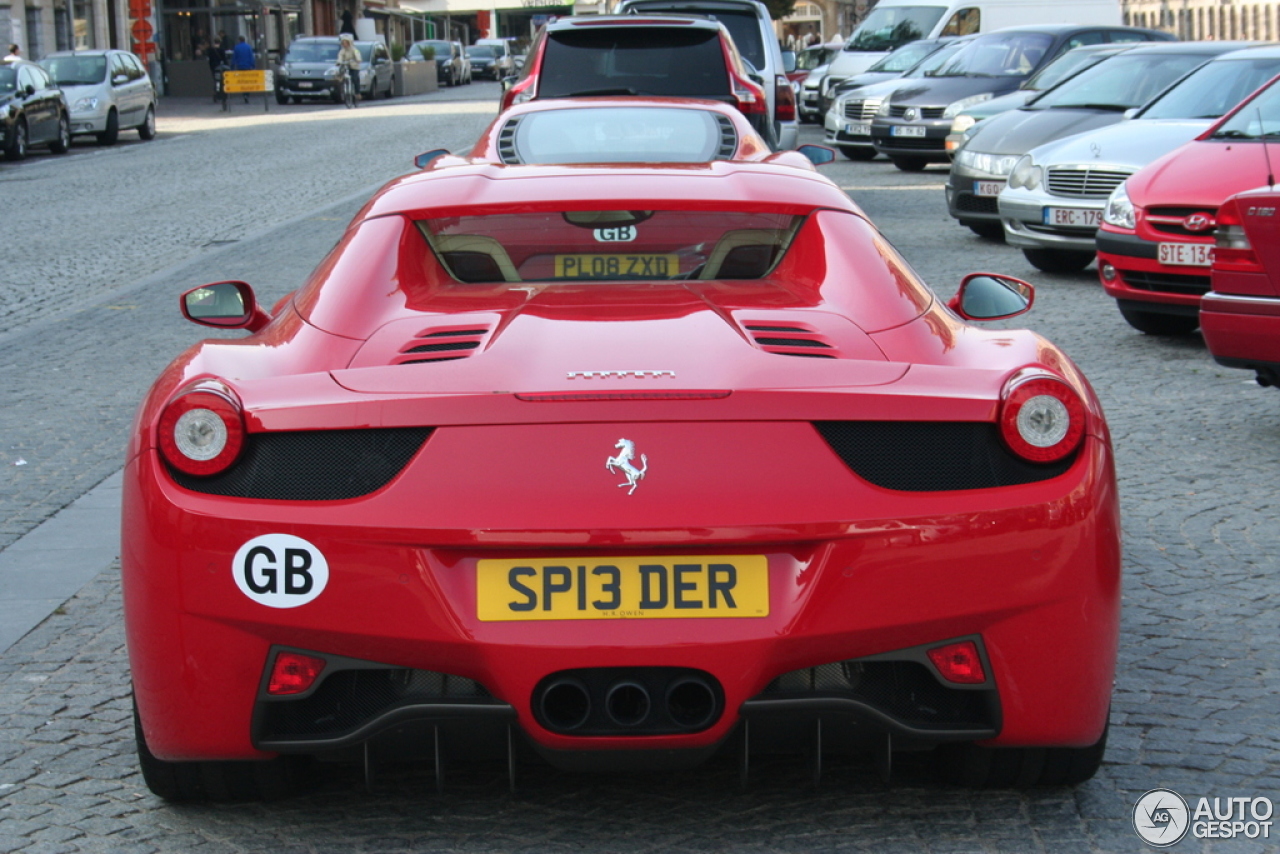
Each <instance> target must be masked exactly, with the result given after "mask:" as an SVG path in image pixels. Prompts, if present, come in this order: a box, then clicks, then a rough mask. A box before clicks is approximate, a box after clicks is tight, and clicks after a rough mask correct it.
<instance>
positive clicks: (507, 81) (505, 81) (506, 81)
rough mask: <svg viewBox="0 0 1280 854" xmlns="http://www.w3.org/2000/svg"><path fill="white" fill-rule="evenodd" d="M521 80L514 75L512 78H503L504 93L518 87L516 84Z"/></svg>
mask: <svg viewBox="0 0 1280 854" xmlns="http://www.w3.org/2000/svg"><path fill="white" fill-rule="evenodd" d="M519 79H520V78H519V77H517V76H515V75H514V74H512V75H511V76H510V77H503V78H502V91H503V92H505V91H507V90H508V89H510V88H511V87H512V86H514V85H516V82H517V81H518V80H519Z"/></svg>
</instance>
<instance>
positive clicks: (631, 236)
mask: <svg viewBox="0 0 1280 854" xmlns="http://www.w3.org/2000/svg"><path fill="white" fill-rule="evenodd" d="M803 219H804V218H803V217H801V216H795V215H791V214H780V213H749V212H743V211H729V212H726V211H714V212H713V211H685V210H665V211H598V210H591V211H563V212H536V213H510V214H494V215H490V216H462V217H457V216H451V217H446V218H443V219H428V220H422V221H419V222H418V227H419V228H420V229H421V231H422V233H423V235H424V236H425V237H426V239H427V242H428V243H429V244H430V246H431V249H432V251H433V252H434V253H435V255H436V257H437V258H438V259H439V260H440V262H441V263H442V264H443V265H444V266H445V268H446V269H447V270H448V271H449V272H450V274H452V276H453V277H454V278H455V279H457V280H458V281H460V282H466V283H473V284H474V283H485V282H528V281H553V282H555V281H561V282H580V281H616V280H648V281H662V280H668V279H759V278H761V277H763V276H765V275H767V274H768V272H769V271H770V270H771V269H773V267H774V265H775V264H776V263H777V262H778V260H779V259H780V258H781V257H782V256H783V254H784V253H785V252H786V249H787V246H788V244H789V243H790V242H791V238H792V236H793V235H794V234H795V232H796V229H797V228H799V226H800V223H801V222H802V221H803Z"/></svg>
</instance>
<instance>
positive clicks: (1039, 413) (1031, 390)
mask: <svg viewBox="0 0 1280 854" xmlns="http://www.w3.org/2000/svg"><path fill="white" fill-rule="evenodd" d="M1084 422H1085V410H1084V402H1083V401H1081V400H1080V396H1079V395H1078V394H1076V393H1075V391H1074V390H1072V388H1071V387H1070V386H1068V385H1067V384H1066V383H1064V382H1061V381H1059V380H1053V379H1047V378H1036V379H1030V380H1026V381H1024V382H1021V383H1018V384H1016V385H1014V386H1013V387H1012V388H1010V389H1009V391H1008V392H1007V393H1006V394H1005V399H1004V404H1003V405H1002V407H1001V411H1000V435H1001V436H1002V437H1003V438H1004V441H1005V444H1006V445H1008V446H1009V450H1011V451H1013V452H1014V453H1015V454H1017V455H1018V456H1020V457H1022V458H1023V459H1024V460H1029V461H1031V462H1034V463H1052V462H1056V461H1058V460H1060V459H1062V458H1063V457H1065V456H1067V455H1068V454H1070V453H1071V452H1072V451H1074V450H1075V449H1076V448H1077V447H1079V445H1080V440H1081V439H1082V438H1083V437H1084Z"/></svg>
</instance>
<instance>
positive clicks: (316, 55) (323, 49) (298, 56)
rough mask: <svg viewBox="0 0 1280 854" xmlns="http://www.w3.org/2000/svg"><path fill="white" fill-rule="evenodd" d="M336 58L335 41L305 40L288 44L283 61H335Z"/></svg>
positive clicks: (336, 48) (336, 47) (336, 44)
mask: <svg viewBox="0 0 1280 854" xmlns="http://www.w3.org/2000/svg"><path fill="white" fill-rule="evenodd" d="M337 59H338V43H337V42H305V43H303V44H295V45H290V46H289V52H288V53H286V54H285V56H284V61H285V62H335V61H337Z"/></svg>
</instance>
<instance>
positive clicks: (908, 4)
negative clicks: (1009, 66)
mask: <svg viewBox="0 0 1280 854" xmlns="http://www.w3.org/2000/svg"><path fill="white" fill-rule="evenodd" d="M1122 23H1124V21H1123V16H1122V15H1121V11H1120V0H1071V2H1063V1H1062V0H1056V2H1054V0H950V1H949V0H880V2H879V3H877V4H876V5H875V8H873V9H872V10H871V13H870V14H869V15H867V17H866V20H864V21H863V22H862V23H861V24H860V25H859V26H858V28H857V29H856V30H854V31H853V35H852V36H851V37H850V38H849V41H848V42H847V43H846V44H845V46H844V48H842V49H841V51H840V53H839V54H837V55H836V57H835V59H833V60H832V62H831V67H830V68H829V69H828V70H827V77H826V79H825V80H824V81H823V84H822V85H823V91H824V92H826V91H829V90H830V87H834V86H835V84H836V83H839V82H840V81H842V80H844V79H846V78H849V77H852V76H853V75H855V74H861V73H862V72H863V71H866V70H867V69H868V68H870V67H871V65H872V64H873V63H875V61H876V60H878V59H880V57H882V56H884V55H885V54H886V53H888V52H889V51H891V50H893V49H894V48H896V47H899V46H901V45H904V44H906V43H907V42H910V41H915V40H916V39H923V38H937V37H939V36H967V35H971V34H973V33H989V32H991V31H992V30H999V29H1003V28H1004V27H1021V26H1028V25H1035V24H1104V25H1108V26H1119V25H1120V24H1122Z"/></svg>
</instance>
